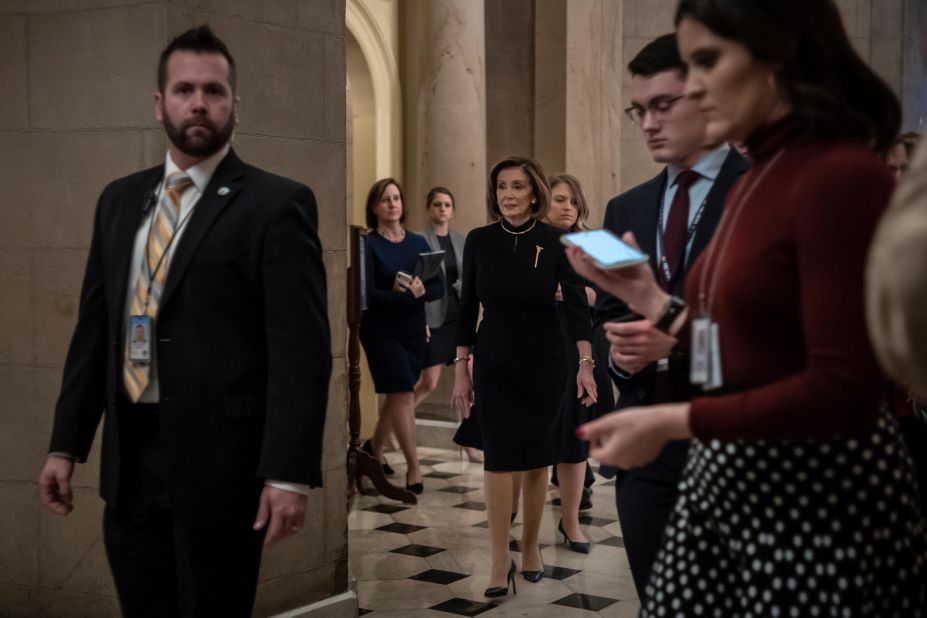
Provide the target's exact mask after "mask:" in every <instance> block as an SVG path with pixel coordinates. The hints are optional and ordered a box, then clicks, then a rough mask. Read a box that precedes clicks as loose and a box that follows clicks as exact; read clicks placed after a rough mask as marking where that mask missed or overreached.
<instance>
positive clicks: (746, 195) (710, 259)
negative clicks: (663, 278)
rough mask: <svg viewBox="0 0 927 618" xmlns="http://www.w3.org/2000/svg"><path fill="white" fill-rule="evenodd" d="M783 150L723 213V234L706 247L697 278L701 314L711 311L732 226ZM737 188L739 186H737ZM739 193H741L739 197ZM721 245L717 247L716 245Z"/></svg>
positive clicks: (720, 226)
mask: <svg viewBox="0 0 927 618" xmlns="http://www.w3.org/2000/svg"><path fill="white" fill-rule="evenodd" d="M784 152H785V148H782V149H781V150H779V152H777V153H776V154H775V156H773V158H772V159H771V160H770V161H769V164H768V165H766V167H764V168H763V169H762V170H759V172H758V175H757V178H756V180H755V181H754V182H753V184H752V185H750V186H749V187H746V188H744V190H743V191H742V192H739V194H738V195H737V197H738V198H740V199H738V200H737V203H736V205H735V204H732V205H730V206H728V207H727V208H726V209H725V211H724V215H723V216H722V218H721V223H720V225H719V232H718V234H720V233H721V232H723V233H724V234H723V236H722V238H721V239H720V242H712V243H711V245H710V246H709V248H708V254H707V255H706V256H705V263H704V267H703V268H702V276H701V277H700V278H699V284H698V304H699V310H700V311H701V313H702V314H703V315H705V314H710V312H711V302H712V300H713V299H714V293H715V285H716V284H717V282H718V270H720V268H719V266H720V265H721V264H722V263H723V261H724V255H725V253H727V247H728V245H729V244H730V241H731V236H732V235H733V233H734V227H735V226H736V225H737V220H738V219H739V218H740V213H742V212H743V211H744V205H745V204H746V203H747V202H748V201H749V200H750V197H751V196H752V195H753V191H754V190H755V189H756V188H757V186H759V184H760V183H761V182H762V181H763V179H764V178H765V177H766V174H767V172H769V170H771V169H772V168H773V167H775V165H776V163H777V162H778V161H779V159H780V158H781V157H782V155H783V153H784ZM754 169H756V168H754ZM738 188H739V187H738ZM740 195H743V197H742V198H741V197H740ZM719 246H720V247H721V248H720V249H718V247H719ZM716 254H717V256H718V259H717V260H715V255H716ZM709 270H710V271H712V273H711V281H710V282H708V281H707V278H708V271H709ZM706 282H707V284H708V290H707V292H708V294H707V297H706V289H705V285H706Z"/></svg>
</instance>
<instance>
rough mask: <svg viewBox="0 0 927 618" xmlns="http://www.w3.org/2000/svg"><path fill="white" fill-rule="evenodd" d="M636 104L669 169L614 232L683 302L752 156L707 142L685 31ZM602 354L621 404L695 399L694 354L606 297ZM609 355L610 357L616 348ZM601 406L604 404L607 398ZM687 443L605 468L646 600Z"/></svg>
mask: <svg viewBox="0 0 927 618" xmlns="http://www.w3.org/2000/svg"><path fill="white" fill-rule="evenodd" d="M628 69H629V70H630V72H631V106H630V107H629V108H628V109H626V110H625V113H626V114H627V116H628V117H629V118H630V119H631V120H632V121H633V122H634V124H636V125H637V126H638V127H640V130H641V132H642V134H643V136H644V140H645V141H646V144H647V148H648V150H650V154H651V156H652V157H653V159H654V161H657V162H658V163H665V164H666V167H665V168H664V169H663V170H662V171H661V172H660V173H659V174H658V175H657V176H656V177H655V178H653V179H651V180H649V181H647V182H645V183H643V184H641V185H638V186H637V187H634V188H633V189H631V190H629V191H626V192H625V193H622V194H621V195H619V196H617V197H615V198H612V200H611V201H609V203H608V207H607V209H606V212H605V223H604V227H605V228H606V229H608V230H611V231H612V232H614V233H616V234H618V235H619V236H620V235H623V234H625V233H626V232H632V233H633V234H634V237H635V239H636V240H637V243H638V244H639V245H640V248H641V250H642V251H643V252H644V253H646V254H647V255H649V256H650V264H651V266H652V267H653V269H654V272H655V273H656V277H657V281H659V282H660V285H661V286H663V288H664V289H665V290H666V291H668V292H669V293H670V294H673V295H675V296H682V295H683V290H684V287H685V276H686V272H687V271H688V269H689V268H690V267H691V265H692V264H693V263H694V262H695V259H696V258H697V257H698V256H699V254H700V253H701V252H702V250H703V249H704V248H705V246H706V245H707V244H708V241H709V240H710V238H711V236H712V234H713V233H714V231H715V227H716V226H717V225H718V221H719V220H720V218H721V213H722V211H723V209H724V200H725V197H726V196H727V193H728V191H729V190H730V189H731V187H732V186H733V185H734V183H735V182H736V181H737V179H738V178H739V176H740V174H742V173H743V172H744V171H746V169H747V167H748V163H747V161H746V159H744V157H742V156H741V155H740V154H738V153H737V151H736V150H734V149H733V148H731V147H730V146H729V145H727V144H720V145H719V144H706V142H705V119H704V118H703V117H702V115H701V114H700V112H699V110H698V104H697V103H696V102H695V101H693V100H691V99H689V98H687V97H686V96H685V95H684V90H685V79H686V66H685V64H684V63H683V62H682V59H681V58H680V56H679V50H678V48H677V45H676V35H675V34H666V35H664V36H661V37H659V38H657V39H655V40H654V41H652V42H650V43H649V44H647V45H646V46H645V47H644V48H643V49H642V50H641V51H640V53H638V54H637V56H635V58H634V59H633V60H632V61H631V62H630V64H629V65H628ZM595 324H596V351H597V352H598V353H599V356H600V358H601V359H602V360H603V361H604V360H605V358H606V354H607V360H608V366H609V368H610V370H611V374H612V379H613V380H614V382H615V384H616V386H617V387H618V390H619V392H620V395H619V398H618V403H617V406H616V408H617V409H622V408H630V407H636V406H645V405H651V404H655V403H666V402H676V401H686V400H688V399H689V398H690V397H691V394H692V386H691V385H690V383H689V358H688V355H687V354H686V353H685V351H683V350H679V349H678V348H677V347H676V344H677V340H676V339H675V338H674V337H671V336H670V335H668V334H666V333H664V332H662V331H661V330H658V329H657V328H656V327H655V325H653V324H651V323H650V322H649V321H648V320H644V319H641V318H640V317H639V316H636V315H634V314H632V313H630V311H629V310H628V308H627V306H626V305H625V304H624V303H622V302H621V301H620V300H618V299H616V298H615V297H613V296H611V295H609V294H606V293H600V294H599V297H598V300H597V302H596V308H595ZM606 350H607V352H606ZM600 401H601V399H600ZM687 449H688V442H687V441H677V442H671V443H669V444H667V445H666V447H665V448H664V449H663V451H662V452H661V453H660V455H659V457H657V459H656V460H654V461H653V462H652V463H650V464H648V465H646V466H644V467H641V468H636V469H634V470H615V469H609V468H607V467H605V466H603V467H602V469H601V470H600V472H602V474H603V475H604V476H607V477H608V476H616V487H615V502H616V504H617V508H618V518H619V520H620V522H621V530H622V534H623V536H624V543H625V548H626V549H627V553H628V562H629V563H630V566H631V574H632V575H633V577H634V585H635V587H636V588H637V593H638V596H639V597H640V598H641V599H642V600H643V598H644V594H645V589H646V585H647V580H648V577H649V575H650V569H651V566H652V565H653V562H654V559H655V558H656V553H657V549H658V548H659V546H660V539H661V537H662V535H663V529H664V528H665V526H666V522H667V520H668V519H669V514H670V512H671V510H672V508H673V503H674V502H675V501H676V494H677V489H676V486H677V485H678V482H679V478H680V476H681V473H682V467H683V463H684V461H685V457H686V451H687Z"/></svg>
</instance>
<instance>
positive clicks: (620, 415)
mask: <svg viewBox="0 0 927 618" xmlns="http://www.w3.org/2000/svg"><path fill="white" fill-rule="evenodd" d="M576 435H577V436H578V437H579V438H580V439H582V440H588V441H589V454H590V455H591V456H592V457H595V458H596V459H598V460H599V461H600V462H602V463H604V464H608V465H612V466H618V467H619V468H622V469H625V470H630V469H632V468H638V467H640V466H644V465H646V464H648V463H650V462H651V461H653V460H654V459H655V458H656V457H657V455H659V454H660V451H661V450H662V449H663V446H664V445H665V444H666V443H667V442H669V441H670V440H685V439H688V438H691V437H692V431H691V429H690V428H689V404H688V403H668V404H662V405H656V406H648V407H644V408H628V409H625V410H619V411H617V412H612V413H611V414H607V415H605V416H603V417H602V418H599V419H597V420H594V421H592V422H589V423H586V424H585V425H582V426H580V428H579V429H577V430H576Z"/></svg>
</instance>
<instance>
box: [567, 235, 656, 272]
mask: <svg viewBox="0 0 927 618" xmlns="http://www.w3.org/2000/svg"><path fill="white" fill-rule="evenodd" d="M560 242H562V243H563V244H565V245H575V246H577V247H579V248H580V249H582V250H583V251H585V252H586V254H587V255H588V256H589V257H591V258H592V261H593V262H595V263H596V265H597V266H598V267H599V268H603V269H605V270H611V269H613V268H624V267H625V266H633V265H635V264H643V263H644V262H646V261H647V259H648V258H647V256H646V255H644V254H643V253H641V252H640V251H638V250H637V249H635V248H633V247H631V246H630V245H628V244H627V243H626V242H624V241H623V240H621V239H620V238H618V237H617V236H615V235H614V234H612V233H611V232H609V231H608V230H588V231H585V232H574V233H572V234H564V235H563V236H561V237H560Z"/></svg>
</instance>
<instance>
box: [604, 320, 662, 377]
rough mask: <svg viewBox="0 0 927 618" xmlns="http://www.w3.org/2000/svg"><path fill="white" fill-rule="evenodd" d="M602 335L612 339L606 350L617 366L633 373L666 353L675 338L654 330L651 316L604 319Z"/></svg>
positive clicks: (609, 339)
mask: <svg viewBox="0 0 927 618" xmlns="http://www.w3.org/2000/svg"><path fill="white" fill-rule="evenodd" d="M604 328H605V336H606V337H607V338H608V341H609V343H611V348H609V354H611V357H612V362H613V363H614V364H615V366H616V367H618V368H619V369H621V370H622V371H624V372H625V373H630V374H632V375H633V374H635V373H637V372H638V371H640V370H641V369H643V368H644V367H646V366H647V365H649V364H650V363H655V362H656V361H658V360H660V359H661V358H666V357H667V356H669V354H670V352H671V351H672V349H673V347H674V346H675V345H676V343H677V342H678V340H677V339H676V338H675V337H673V336H672V335H667V334H666V333H664V332H662V331H659V330H657V329H656V328H654V327H653V325H652V324H651V323H650V320H637V321H636V322H606V323H605V325H604Z"/></svg>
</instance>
